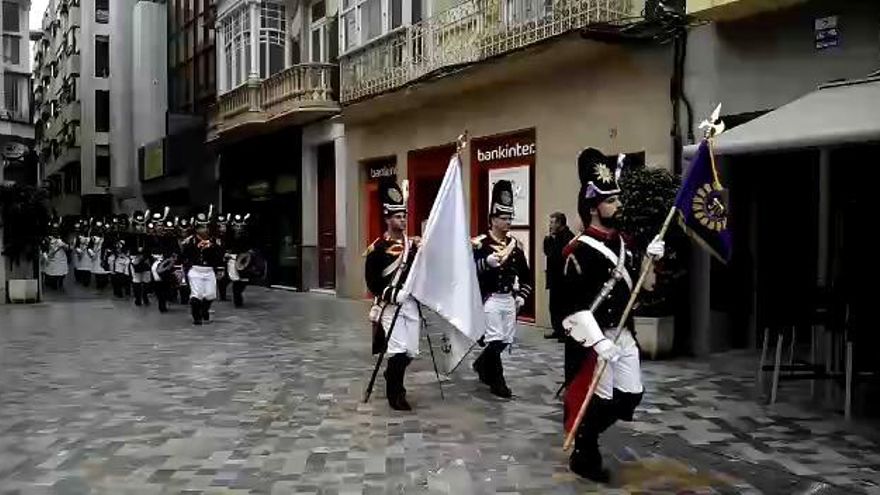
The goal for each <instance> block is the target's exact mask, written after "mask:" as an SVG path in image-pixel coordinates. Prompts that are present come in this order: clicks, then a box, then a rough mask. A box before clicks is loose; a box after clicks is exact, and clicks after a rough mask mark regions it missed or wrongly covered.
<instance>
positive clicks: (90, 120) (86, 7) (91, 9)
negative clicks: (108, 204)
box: [77, 0, 119, 195]
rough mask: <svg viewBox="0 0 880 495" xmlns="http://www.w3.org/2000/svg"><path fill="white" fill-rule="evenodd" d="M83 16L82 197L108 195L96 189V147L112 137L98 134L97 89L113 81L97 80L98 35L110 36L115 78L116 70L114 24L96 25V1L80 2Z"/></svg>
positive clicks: (113, 5)
mask: <svg viewBox="0 0 880 495" xmlns="http://www.w3.org/2000/svg"><path fill="white" fill-rule="evenodd" d="M116 5H117V4H116V2H113V1H111V2H110V22H113V18H114V16H115V15H116V14H117V13H118V12H117V11H118V10H119V9H118V8H116ZM80 13H81V20H80V31H79V33H80V35H79V39H78V40H77V44H78V46H79V49H80V63H81V67H80V77H79V88H78V91H79V98H80V102H81V105H82V117H81V119H80V166H81V167H82V174H81V175H82V194H83V195H87V194H104V193H105V192H106V191H105V190H104V188H103V187H102V188H98V187H95V145H97V144H110V134H109V133H106V132H101V133H98V132H95V90H99V89H101V90H107V91H109V90H110V79H109V78H96V77H95V36H97V35H106V36H110V57H111V59H110V74H111V76H112V74H113V73H114V72H115V71H116V68H115V67H114V64H113V62H114V61H113V52H114V50H115V48H114V43H115V39H114V37H113V36H112V35H111V32H110V26H111V25H110V24H98V23H96V22H95V0H80ZM111 96H112V95H111ZM110 104H111V105H112V104H113V102H112V101H111V102H110ZM111 112H112V108H111ZM111 120H112V113H111ZM110 153H111V154H112V153H115V150H114V149H113V148H111V149H110ZM111 173H112V170H111ZM111 180H115V178H113V177H111Z"/></svg>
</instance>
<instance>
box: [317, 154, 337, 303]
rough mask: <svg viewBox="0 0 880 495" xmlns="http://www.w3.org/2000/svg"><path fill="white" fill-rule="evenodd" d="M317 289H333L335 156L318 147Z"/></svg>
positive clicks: (334, 272) (334, 283)
mask: <svg viewBox="0 0 880 495" xmlns="http://www.w3.org/2000/svg"><path fill="white" fill-rule="evenodd" d="M318 286H319V287H320V288H322V289H335V288H336V155H335V150H334V148H333V143H327V144H322V145H321V146H318Z"/></svg>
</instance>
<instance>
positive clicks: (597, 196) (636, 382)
mask: <svg viewBox="0 0 880 495" xmlns="http://www.w3.org/2000/svg"><path fill="white" fill-rule="evenodd" d="M620 158H622V156H621V157H620ZM620 158H617V157H608V156H605V155H604V154H602V153H601V152H600V151H598V150H596V149H593V148H588V149H585V150H584V151H582V152H581V154H580V155H579V157H578V174H579V176H580V181H581V189H580V193H579V195H578V214H579V215H580V217H581V221H582V222H583V224H584V226H585V230H584V232H583V234H581V235H580V236H578V237H577V238H575V240H573V241H572V242H571V243H570V244H569V245H568V246H567V247H566V248H565V250H564V251H563V255H564V257H565V267H564V271H563V280H562V283H563V288H564V291H565V294H566V299H565V303H564V307H565V311H564V314H565V315H566V317H565V318H564V320H563V326H564V327H565V329H566V331H567V333H568V335H569V337H568V339H567V342H566V380H567V383H568V390H567V392H566V397H565V429H566V431H568V430H570V429H571V426H572V424H573V422H574V420H575V416H577V412H578V410H579V409H580V405H581V404H582V403H583V399H584V397H585V396H586V392H587V389H588V388H589V386H590V383H591V381H592V375H593V373H594V372H595V369H596V362H597V359H602V360H605V361H607V362H608V366H607V368H606V370H605V372H604V373H603V375H602V377H601V379H600V381H599V383H598V386H597V387H596V391H595V395H594V396H593V397H592V400H591V401H590V404H589V407H588V408H587V411H586V414H585V416H584V418H583V421H582V423H581V425H580V428H579V429H578V431H577V434H576V437H575V448H574V452H573V453H572V455H571V459H570V463H569V467H570V468H571V470H572V471H574V472H575V473H576V474H578V475H580V476H584V477H586V478H589V479H591V480H593V481H597V482H606V481H608V479H609V474H608V472H607V471H606V470H605V469H604V468H603V467H602V456H601V455H600V453H599V445H598V439H599V435H600V434H601V433H602V432H603V431H605V430H606V429H607V428H608V427H610V426H611V425H612V424H614V422H616V421H617V420H623V421H632V417H633V411H634V410H635V408H636V406H637V405H638V404H639V402H640V401H641V398H642V394H643V393H644V387H643V386H642V381H641V371H640V363H639V348H638V344H637V342H636V340H635V336H634V335H633V331H632V328H633V327H632V322H631V321H629V322H626V324H625V325H624V328H623V330H622V332H621V334H620V337H619V338H618V339H617V342H616V343H615V342H614V339H615V336H616V334H617V331H616V327H617V324H618V322H619V320H620V318H621V316H622V314H623V311H624V309H625V307H626V305H627V302H628V301H629V297H630V294H631V292H632V290H633V283H634V281H635V280H636V279H637V275H638V274H637V273H636V268H635V267H636V266H637V265H636V263H635V261H634V259H633V254H632V252H631V251H630V247H629V246H628V245H627V242H626V239H625V237H624V236H623V235H621V234H620V233H619V232H618V231H617V224H618V221H619V218H620V211H621V210H620V208H621V203H620V198H619V194H620V187H619V186H618V183H617V180H618V176H619V174H620V171H621V169H622V163H623V161H622V160H621V159H620ZM663 251H664V246H663V241H662V240H655V241H654V242H652V243H651V245H650V246H648V249H647V252H648V254H649V255H650V256H653V257H655V258H660V257H662V256H663ZM603 288H606V289H605V291H603ZM600 293H601V294H602V295H604V297H602V295H600Z"/></svg>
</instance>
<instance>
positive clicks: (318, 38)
mask: <svg viewBox="0 0 880 495" xmlns="http://www.w3.org/2000/svg"><path fill="white" fill-rule="evenodd" d="M329 26H330V20H329V19H327V17H326V9H325V7H324V0H317V1H316V2H314V3H312V8H311V20H310V29H311V32H312V39H311V42H310V45H311V46H310V52H311V55H310V57H309V60H310V61H312V62H329V61H330V60H329V53H328V46H327V45H328V43H327V38H328V35H329Z"/></svg>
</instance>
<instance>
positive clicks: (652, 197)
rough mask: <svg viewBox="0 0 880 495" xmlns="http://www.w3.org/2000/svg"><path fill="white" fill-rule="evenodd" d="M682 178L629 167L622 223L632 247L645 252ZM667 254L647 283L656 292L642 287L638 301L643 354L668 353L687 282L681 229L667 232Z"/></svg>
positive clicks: (623, 179)
mask: <svg viewBox="0 0 880 495" xmlns="http://www.w3.org/2000/svg"><path fill="white" fill-rule="evenodd" d="M680 183H681V181H680V179H679V178H678V177H677V176H676V175H674V174H672V173H671V172H669V171H667V170H665V169H658V168H648V167H640V168H630V169H627V170H625V171H624V173H623V176H622V177H621V189H622V190H623V192H622V194H621V201H623V212H622V218H621V227H622V230H623V231H624V232H626V233H627V234H628V235H629V236H631V238H632V239H631V240H632V241H633V245H635V246H637V249H639V250H640V252H638V253H635V254H636V255H637V258H638V259H642V257H643V256H644V255H645V252H644V249H645V248H646V247H647V246H648V244H649V243H650V242H651V240H652V239H653V238H654V236H656V235H657V233H658V232H659V230H660V227H661V226H662V225H663V221H664V220H665V219H666V215H667V214H668V213H669V209H670V208H671V207H672V205H673V203H674V202H675V195H676V193H677V192H678V188H679V185H680ZM665 240H666V256H665V257H664V258H663V259H662V260H660V261H659V262H657V263H656V264H655V266H654V273H653V277H649V280H648V281H647V282H646V284H647V285H649V286H653V290H650V291H649V290H643V291H642V293H641V296H640V297H639V304H638V306H636V308H634V310H633V315H634V320H635V327H636V328H635V330H636V334H637V335H638V340H639V344H640V346H641V348H642V353H643V354H644V355H645V356H647V357H649V358H651V359H654V358H656V357H657V356H661V355H664V354H669V353H670V352H671V351H672V346H673V343H674V338H675V317H674V314H675V305H676V302H677V301H676V299H675V298H676V296H677V295H679V294H682V293H683V292H682V291H681V290H680V284H681V283H682V282H683V281H684V275H685V271H684V263H683V262H682V259H681V256H680V254H681V253H682V252H683V250H682V247H683V246H684V245H686V243H685V242H684V241H685V238H684V235H683V234H682V233H681V230H680V229H678V228H675V226H671V227H670V228H669V230H668V231H667V233H666V238H665Z"/></svg>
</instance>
